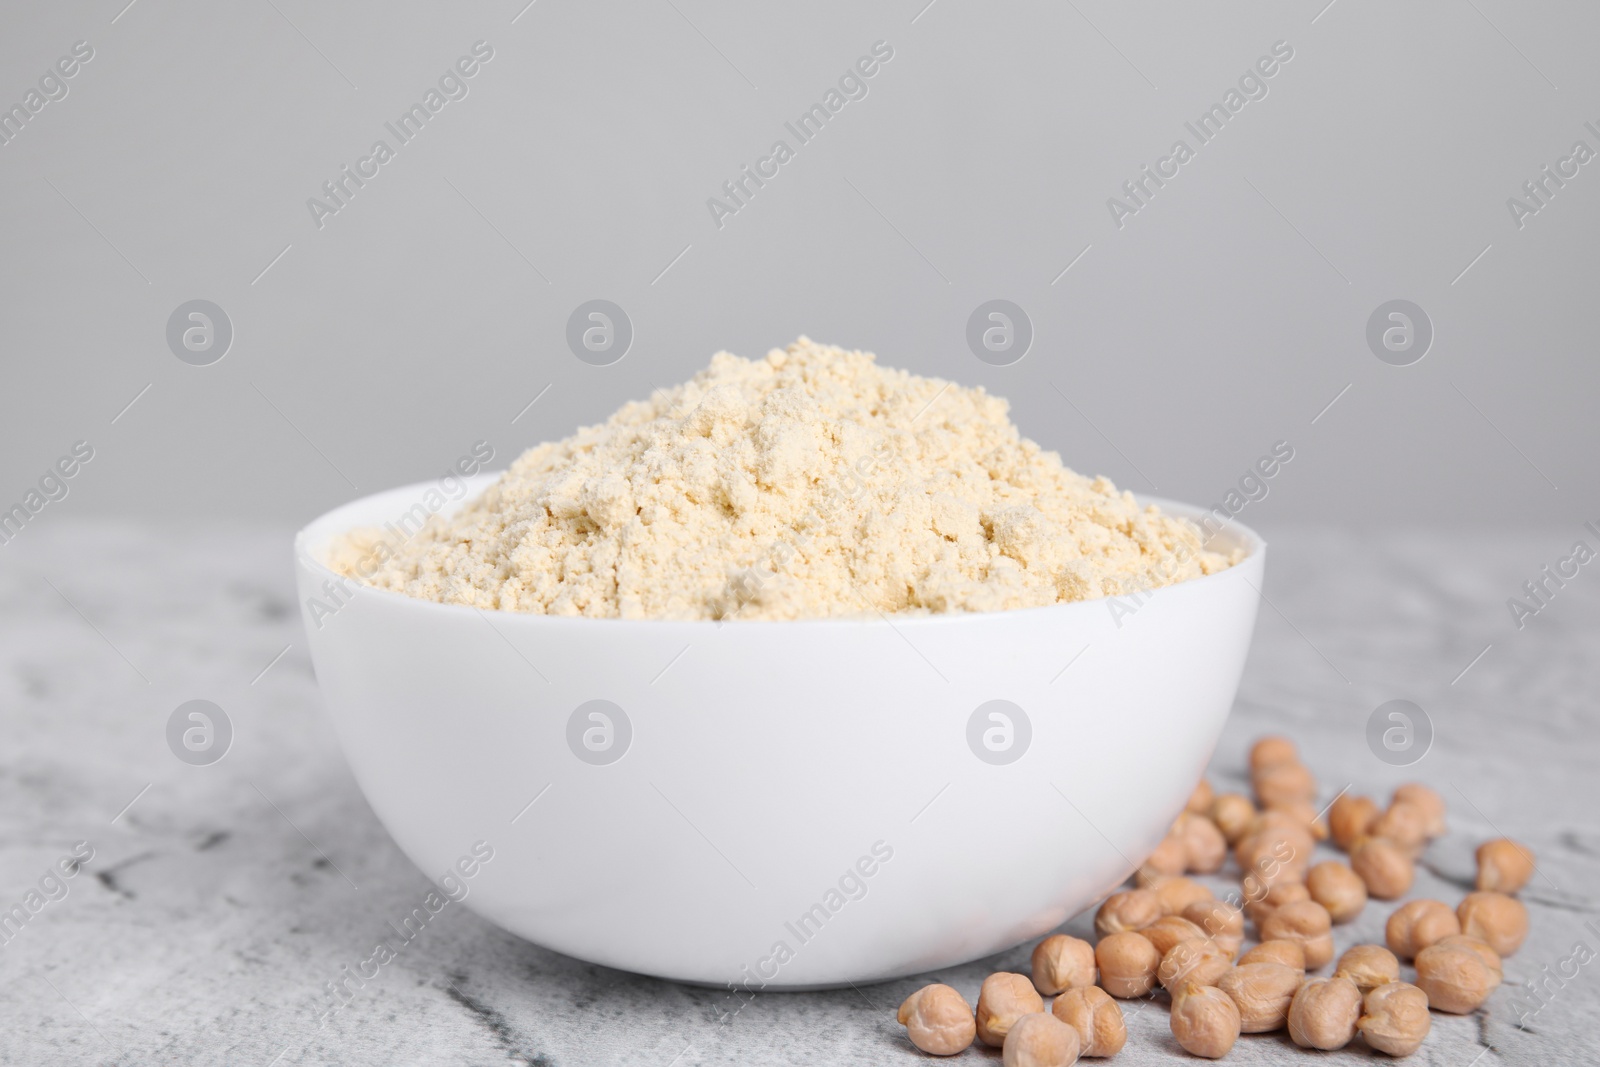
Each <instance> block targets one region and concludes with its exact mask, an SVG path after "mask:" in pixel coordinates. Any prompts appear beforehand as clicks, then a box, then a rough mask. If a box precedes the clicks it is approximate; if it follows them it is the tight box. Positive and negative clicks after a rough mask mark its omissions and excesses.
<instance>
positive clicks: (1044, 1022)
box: [1000, 1011, 1078, 1067]
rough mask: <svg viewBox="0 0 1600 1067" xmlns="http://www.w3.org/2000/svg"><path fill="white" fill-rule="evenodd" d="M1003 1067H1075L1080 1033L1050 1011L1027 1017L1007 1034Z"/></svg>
mask: <svg viewBox="0 0 1600 1067" xmlns="http://www.w3.org/2000/svg"><path fill="white" fill-rule="evenodd" d="M1000 1062H1001V1063H1002V1064H1003V1065H1004V1067H1072V1065H1073V1064H1074V1063H1077V1062H1078V1031H1076V1030H1074V1029H1073V1028H1072V1027H1070V1026H1068V1025H1067V1024H1066V1023H1064V1022H1062V1021H1061V1020H1060V1019H1057V1018H1056V1017H1055V1016H1054V1015H1051V1014H1049V1013H1048V1012H1043V1011H1038V1012H1032V1013H1030V1014H1028V1015H1024V1016H1023V1017H1022V1018H1020V1019H1018V1020H1017V1021H1016V1022H1015V1023H1013V1024H1012V1026H1011V1029H1010V1030H1008V1031H1007V1032H1006V1039H1005V1043H1004V1045H1003V1047H1002V1048H1001V1052H1000Z"/></svg>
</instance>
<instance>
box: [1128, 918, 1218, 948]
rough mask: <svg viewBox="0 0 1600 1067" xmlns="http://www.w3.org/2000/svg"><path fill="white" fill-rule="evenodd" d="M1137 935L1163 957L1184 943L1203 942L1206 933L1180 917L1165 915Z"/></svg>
mask: <svg viewBox="0 0 1600 1067" xmlns="http://www.w3.org/2000/svg"><path fill="white" fill-rule="evenodd" d="M1139 933H1140V934H1141V935H1143V937H1144V939H1145V940H1146V941H1148V942H1150V943H1151V944H1152V945H1154V946H1155V947H1156V951H1157V952H1159V953H1161V955H1163V956H1165V955H1166V954H1167V953H1168V952H1170V951H1172V946H1173V945H1176V944H1179V943H1181V942H1184V941H1196V940H1200V941H1203V940H1205V936H1206V932H1205V931H1204V930H1202V929H1200V927H1198V926H1196V925H1195V924H1194V923H1192V922H1190V921H1189V920H1188V919H1185V918H1184V917H1183V916H1181V915H1165V916H1162V917H1161V918H1159V919H1157V920H1156V921H1155V922H1153V923H1151V924H1150V925H1149V926H1146V927H1145V928H1144V929H1143V930H1140V931H1139Z"/></svg>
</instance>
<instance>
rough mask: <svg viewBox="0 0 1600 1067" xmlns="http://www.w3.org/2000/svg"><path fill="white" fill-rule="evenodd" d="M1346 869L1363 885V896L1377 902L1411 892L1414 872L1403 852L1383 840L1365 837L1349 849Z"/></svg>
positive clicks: (1408, 858)
mask: <svg viewBox="0 0 1600 1067" xmlns="http://www.w3.org/2000/svg"><path fill="white" fill-rule="evenodd" d="M1350 867H1351V869H1353V870H1354V871H1355V872H1356V874H1358V875H1360V876H1361V880H1362V881H1363V882H1365V883H1366V884H1367V893H1368V894H1369V895H1371V896H1374V897H1377V898H1378V899H1379V900H1395V899H1397V898H1399V897H1403V896H1405V894H1406V890H1408V889H1410V888H1411V881H1412V879H1413V878H1415V877H1416V869H1415V867H1414V866H1413V864H1412V862H1411V857H1410V855H1408V854H1407V853H1406V852H1405V850H1404V849H1402V848H1400V847H1399V846H1398V845H1396V844H1395V843H1394V842H1393V841H1390V840H1389V839H1388V838H1384V837H1373V836H1371V835H1367V836H1365V837H1361V838H1357V839H1356V842H1355V844H1353V845H1351V846H1350Z"/></svg>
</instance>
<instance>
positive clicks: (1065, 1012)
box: [1050, 985, 1128, 1057]
mask: <svg viewBox="0 0 1600 1067" xmlns="http://www.w3.org/2000/svg"><path fill="white" fill-rule="evenodd" d="M1050 1014H1052V1015H1054V1016H1055V1017H1056V1018H1057V1019H1060V1020H1061V1021H1062V1022H1064V1023H1066V1024H1067V1025H1068V1026H1070V1027H1072V1028H1073V1029H1074V1030H1076V1031H1078V1054H1079V1055H1080V1056H1094V1057H1102V1056H1115V1055H1116V1054H1117V1053H1119V1052H1121V1051H1122V1046H1123V1045H1125V1044H1127V1042H1128V1024H1127V1023H1126V1022H1125V1021H1124V1020H1123V1018H1122V1009H1121V1008H1120V1007H1118V1006H1117V1002H1116V1001H1115V1000H1113V999H1111V994H1109V993H1107V992H1106V991H1105V990H1104V989H1101V988H1100V987H1099V986H1093V985H1092V986H1085V987H1083V988H1082V989H1069V990H1067V991H1066V992H1065V993H1063V994H1061V995H1060V996H1059V997H1057V998H1056V999H1055V1002H1054V1003H1052V1004H1051V1005H1050Z"/></svg>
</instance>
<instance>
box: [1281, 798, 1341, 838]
mask: <svg viewBox="0 0 1600 1067" xmlns="http://www.w3.org/2000/svg"><path fill="white" fill-rule="evenodd" d="M1267 810H1268V811H1269V812H1271V811H1275V812H1279V813H1281V814H1283V815H1287V816H1288V817H1289V818H1290V819H1291V820H1293V821H1294V823H1295V825H1297V826H1299V827H1300V828H1302V829H1304V830H1306V831H1308V832H1309V833H1310V834H1311V836H1312V837H1313V838H1315V839H1316V840H1318V841H1326V840H1327V839H1328V823H1327V821H1326V820H1325V819H1323V817H1322V813H1321V812H1319V811H1318V810H1317V806H1316V805H1315V804H1313V803H1311V801H1309V800H1280V801H1274V802H1273V803H1271V804H1268V805H1267Z"/></svg>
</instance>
